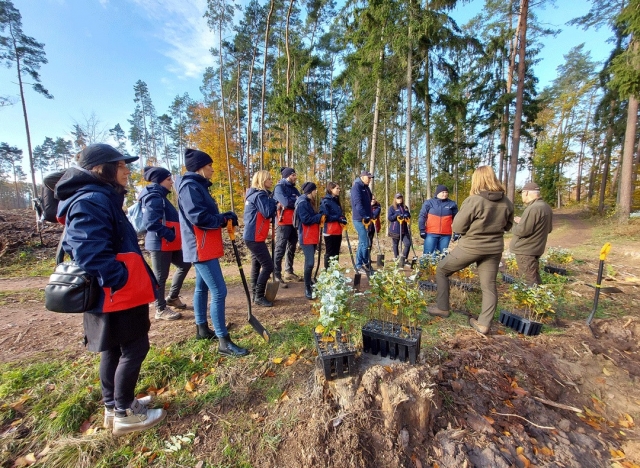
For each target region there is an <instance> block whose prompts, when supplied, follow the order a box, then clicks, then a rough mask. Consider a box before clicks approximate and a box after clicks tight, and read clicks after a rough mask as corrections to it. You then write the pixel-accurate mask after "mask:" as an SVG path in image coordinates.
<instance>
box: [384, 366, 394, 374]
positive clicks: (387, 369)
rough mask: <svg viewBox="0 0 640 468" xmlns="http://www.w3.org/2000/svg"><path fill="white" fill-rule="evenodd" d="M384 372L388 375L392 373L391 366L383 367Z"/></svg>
mask: <svg viewBox="0 0 640 468" xmlns="http://www.w3.org/2000/svg"><path fill="white" fill-rule="evenodd" d="M384 370H386V371H387V372H388V373H389V374H391V373H392V372H393V369H392V368H391V366H384Z"/></svg>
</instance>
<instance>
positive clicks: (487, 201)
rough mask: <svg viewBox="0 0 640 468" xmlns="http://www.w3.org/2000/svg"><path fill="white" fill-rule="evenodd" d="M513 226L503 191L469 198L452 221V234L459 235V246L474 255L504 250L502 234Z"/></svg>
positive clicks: (510, 212)
mask: <svg viewBox="0 0 640 468" xmlns="http://www.w3.org/2000/svg"><path fill="white" fill-rule="evenodd" d="M512 225H513V203H511V200H509V199H508V198H507V197H506V195H505V194H504V193H503V192H480V193H479V194H478V195H471V196H470V197H469V198H467V199H466V200H465V201H464V202H462V206H461V207H460V211H458V214H457V215H456V217H455V218H454V219H453V225H452V226H451V227H452V229H453V232H455V233H457V234H462V238H461V239H460V242H459V243H458V247H460V248H462V249H463V250H466V251H467V252H470V253H474V254H496V253H502V251H503V250H504V233H505V231H508V230H509V229H511V226H512Z"/></svg>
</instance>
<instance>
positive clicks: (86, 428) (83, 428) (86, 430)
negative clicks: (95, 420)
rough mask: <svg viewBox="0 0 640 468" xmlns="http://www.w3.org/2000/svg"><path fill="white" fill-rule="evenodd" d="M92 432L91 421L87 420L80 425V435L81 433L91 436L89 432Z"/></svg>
mask: <svg viewBox="0 0 640 468" xmlns="http://www.w3.org/2000/svg"><path fill="white" fill-rule="evenodd" d="M90 430H91V421H89V420H88V419H87V420H86V421H85V422H83V423H82V424H81V425H80V433H81V434H85V435H88V434H90V432H89V431H90Z"/></svg>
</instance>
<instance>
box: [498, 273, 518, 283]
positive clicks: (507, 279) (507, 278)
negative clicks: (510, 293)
mask: <svg viewBox="0 0 640 468" xmlns="http://www.w3.org/2000/svg"><path fill="white" fill-rule="evenodd" d="M500 274H501V275H502V281H504V282H505V283H507V284H513V283H515V282H516V278H515V277H514V276H511V275H509V274H507V273H504V272H500Z"/></svg>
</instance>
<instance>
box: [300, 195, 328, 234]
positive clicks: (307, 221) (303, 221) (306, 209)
mask: <svg viewBox="0 0 640 468" xmlns="http://www.w3.org/2000/svg"><path fill="white" fill-rule="evenodd" d="M295 216H296V217H297V218H298V220H299V222H298V239H300V245H305V244H317V243H318V239H319V230H318V231H316V232H315V235H314V234H313V232H314V230H313V229H308V228H309V227H311V226H312V225H314V224H316V225H318V226H317V227H319V225H320V219H321V218H322V211H320V213H316V210H315V209H314V208H313V205H312V204H311V200H310V199H309V197H307V196H306V195H300V196H299V197H298V199H297V200H296V205H295ZM305 226H306V227H307V231H306V232H304V229H305ZM309 232H310V233H311V234H307V233H309ZM304 234H307V235H304ZM309 235H310V236H311V237H313V238H314V239H311V241H310V242H305V239H306V238H307V237H308V236H309Z"/></svg>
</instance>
